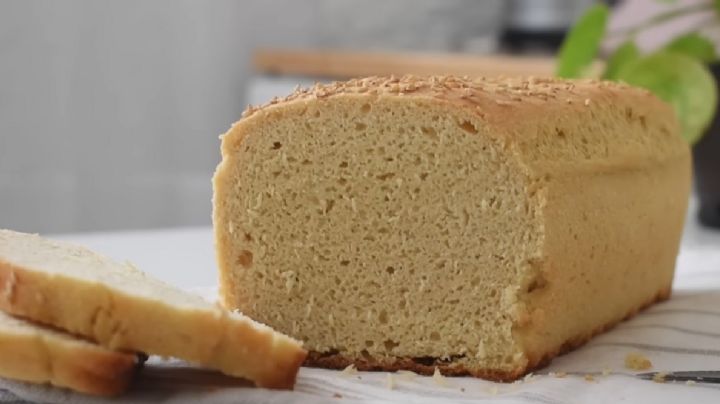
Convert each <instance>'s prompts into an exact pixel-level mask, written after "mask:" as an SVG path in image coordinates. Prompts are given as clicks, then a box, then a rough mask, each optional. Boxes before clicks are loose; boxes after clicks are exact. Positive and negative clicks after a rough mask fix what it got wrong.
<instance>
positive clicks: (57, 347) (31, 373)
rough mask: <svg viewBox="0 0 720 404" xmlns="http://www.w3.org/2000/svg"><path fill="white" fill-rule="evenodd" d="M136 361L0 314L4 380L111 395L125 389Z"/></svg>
mask: <svg viewBox="0 0 720 404" xmlns="http://www.w3.org/2000/svg"><path fill="white" fill-rule="evenodd" d="M137 364H138V361H137V356H136V355H134V354H130V353H124V352H116V351H112V350H109V349H107V348H103V347H101V346H99V345H97V344H93V343H91V342H88V341H84V340H81V339H78V338H75V337H73V336H71V335H69V334H65V333H62V332H59V331H55V330H53V329H50V328H47V327H43V326H41V325H38V324H34V323H31V322H28V321H25V320H21V319H18V318H15V317H12V316H10V315H8V314H5V313H3V312H0V377H5V378H8V379H15V380H21V381H25V382H31V383H39V384H45V383H47V384H51V385H53V386H57V387H66V388H69V389H71V390H76V391H79V392H82V393H86V394H93V395H99V396H112V395H116V394H120V393H122V392H123V391H125V389H126V388H127V386H128V384H129V382H130V380H131V379H132V376H133V374H134V370H135V369H136V368H137Z"/></svg>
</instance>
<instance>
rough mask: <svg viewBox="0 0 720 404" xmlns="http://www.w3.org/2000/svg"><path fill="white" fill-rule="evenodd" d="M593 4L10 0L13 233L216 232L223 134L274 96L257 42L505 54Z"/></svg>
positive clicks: (7, 218) (4, 50)
mask: <svg viewBox="0 0 720 404" xmlns="http://www.w3.org/2000/svg"><path fill="white" fill-rule="evenodd" d="M637 1H643V0H636V2H637ZM644 1H646V2H652V0H644ZM590 3H591V1H585V0H515V1H507V0H392V1H386V0H237V1H233V0H213V1H201V0H153V1H143V0H125V1H98V0H63V1H52V0H3V1H2V2H0V227H8V228H13V229H17V230H23V231H37V232H50V233H56V232H75V231H95V230H108V229H128V228H151V227H167V226H187V225H209V224H210V197H211V185H210V178H211V175H212V172H213V170H214V167H215V165H216V163H217V161H218V160H219V152H218V149H219V142H218V139H217V137H218V135H219V134H221V133H222V132H224V131H225V130H226V129H227V128H228V127H229V125H230V124H231V123H232V122H234V121H235V120H236V119H237V118H238V117H239V115H240V112H241V111H242V109H243V108H244V106H245V105H246V103H247V102H249V101H252V102H260V101H263V99H264V98H267V97H269V95H270V94H272V93H273V91H275V90H267V88H266V87H264V86H265V85H264V84H262V83H263V82H262V80H261V81H257V80H258V79H257V78H256V77H255V76H254V75H253V72H252V70H251V65H250V57H251V54H252V52H253V50H255V49H257V48H260V47H283V48H333V49H362V50H378V49H380V50H385V51H408V50H411V51H433V52H445V51H452V52H468V53H487V52H495V51H497V50H498V49H500V48H502V47H503V46H504V45H503V44H502V43H501V42H500V37H501V35H502V34H503V32H506V31H512V30H513V29H514V30H515V31H518V27H520V28H522V27H525V28H528V27H529V28H528V29H530V30H531V31H532V30H533V29H534V28H532V27H533V24H535V25H537V24H540V25H542V24H545V25H544V26H545V27H546V28H547V27H548V26H550V28H551V29H550V31H558V30H559V31H562V30H564V29H565V28H567V26H568V25H569V24H570V22H571V21H572V19H573V18H574V17H575V16H576V15H577V14H579V13H580V12H582V11H583V9H584V8H585V7H587V5H588V4H590ZM631 3H632V2H631ZM532 10H534V11H532ZM543 21H544V22H543ZM620 23H622V21H620ZM553 24H554V27H553ZM536 28H537V27H536ZM520 31H522V29H520ZM651 45H652V44H651ZM513 51H515V52H518V51H520V52H538V50H535V49H533V48H532V47H530V48H529V49H528V48H524V49H519V50H518V49H513ZM547 51H548V50H547V49H541V50H540V52H547ZM253 83H255V85H254V84H253ZM257 83H261V84H259V85H258V84H257ZM258 86H260V87H258Z"/></svg>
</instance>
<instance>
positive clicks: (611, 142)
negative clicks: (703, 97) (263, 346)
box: [213, 77, 690, 380]
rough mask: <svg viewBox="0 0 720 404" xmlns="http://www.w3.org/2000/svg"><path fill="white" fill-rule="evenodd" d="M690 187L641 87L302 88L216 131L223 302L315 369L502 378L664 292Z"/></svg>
mask: <svg viewBox="0 0 720 404" xmlns="http://www.w3.org/2000/svg"><path fill="white" fill-rule="evenodd" d="M689 189H690V154H689V148H688V146H687V144H685V143H684V141H683V140H682V139H681V137H680V135H679V129H678V123H677V122H676V119H675V117H674V114H673V111H672V109H671V108H670V107H669V106H668V105H666V104H664V103H663V102H661V101H660V100H658V99H657V98H655V97H654V96H652V95H651V94H650V93H648V92H646V91H644V90H640V89H635V88H631V87H628V86H625V85H620V84H613V83H608V82H597V81H577V82H570V81H559V80H552V79H527V80H523V79H516V80H515V79H508V80H485V79H479V80H470V79H466V78H454V77H429V78H417V77H402V78H395V77H390V78H377V77H373V78H366V79H359V80H351V81H348V82H344V83H334V84H330V85H316V86H315V87H314V88H312V89H306V90H298V91H296V92H295V93H294V94H292V95H290V96H288V97H286V98H285V99H282V100H280V99H275V100H273V101H272V102H271V103H269V104H268V105H265V106H263V107H260V108H250V109H249V110H248V111H246V113H245V114H244V116H243V119H242V120H240V121H239V122H237V123H236V124H235V125H234V126H233V127H232V128H231V129H230V130H229V132H227V133H226V134H225V135H224V136H223V137H222V162H221V163H220V165H219V166H218V168H217V171H216V173H215V177H214V215H213V219H214V228H215V237H216V244H217V257H218V261H219V266H220V270H221V285H222V295H223V298H224V302H225V304H226V305H227V306H228V307H229V308H232V309H239V310H240V311H242V312H243V313H245V314H246V315H248V316H250V317H252V318H254V319H256V320H258V321H261V322H263V323H266V324H269V325H271V326H272V327H275V328H276V329H278V330H280V331H282V332H285V333H287V334H289V335H291V336H293V337H295V338H298V339H300V340H303V341H305V344H306V347H307V348H308V349H309V350H310V351H311V352H310V354H309V358H308V361H307V363H309V364H311V365H318V366H325V367H332V368H340V367H344V366H347V365H348V364H354V365H355V366H357V368H359V369H384V370H393V369H411V370H414V371H417V372H420V373H425V374H427V373H431V372H433V371H434V369H435V368H439V370H440V371H441V372H442V373H443V374H449V375H464V374H470V375H473V376H477V377H483V378H489V379H495V380H512V379H515V378H517V377H519V376H521V375H523V374H524V373H526V372H528V371H529V370H531V369H533V368H536V367H538V366H541V365H542V364H545V363H547V362H548V361H549V360H550V359H551V358H553V357H554V356H556V355H557V354H559V353H561V352H563V351H567V350H569V349H572V348H573V347H576V346H578V345H580V344H582V343H584V342H585V341H587V340H588V339H589V338H591V337H592V336H593V335H595V334H597V333H600V332H602V331H603V330H605V329H607V328H608V327H611V326H612V325H613V324H615V323H617V322H619V321H621V320H623V319H624V318H626V317H628V316H630V315H632V314H633V313H635V312H637V311H638V310H640V309H642V308H643V307H646V306H648V305H650V304H652V303H654V302H656V301H658V300H662V299H666V298H667V297H668V296H669V294H670V288H671V282H672V279H673V271H674V265H675V258H676V255H677V251H678V245H679V239H680V234H681V229H682V227H683V219H684V216H685V211H686V204H687V200H688V193H689Z"/></svg>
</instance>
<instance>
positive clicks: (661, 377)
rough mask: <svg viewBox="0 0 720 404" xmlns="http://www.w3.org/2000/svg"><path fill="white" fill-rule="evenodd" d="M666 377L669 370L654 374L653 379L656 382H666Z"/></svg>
mask: <svg viewBox="0 0 720 404" xmlns="http://www.w3.org/2000/svg"><path fill="white" fill-rule="evenodd" d="M666 377H667V372H657V373H655V374H654V375H653V378H652V380H653V381H654V382H655V383H665V378H666Z"/></svg>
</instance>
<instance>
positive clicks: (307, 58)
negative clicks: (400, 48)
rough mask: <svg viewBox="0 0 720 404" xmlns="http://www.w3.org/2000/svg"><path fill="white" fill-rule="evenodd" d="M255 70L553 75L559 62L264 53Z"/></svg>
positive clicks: (325, 74)
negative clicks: (556, 63)
mask: <svg viewBox="0 0 720 404" xmlns="http://www.w3.org/2000/svg"><path fill="white" fill-rule="evenodd" d="M253 67H254V68H255V70H256V71H257V72H258V73H264V74H276V75H290V76H306V77H322V78H332V79H347V78H351V77H361V76H374V75H377V76H385V75H391V74H395V75H403V74H416V75H423V76H424V75H456V76H466V75H467V76H471V77H480V76H486V77H493V76H537V77H544V76H552V75H553V73H554V70H555V59H554V58H552V57H549V56H548V57H543V56H513V55H487V56H480V55H470V54H462V53H446V54H443V53H391V52H345V51H329V50H288V49H258V50H257V51H256V52H255V54H254V55H253Z"/></svg>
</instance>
